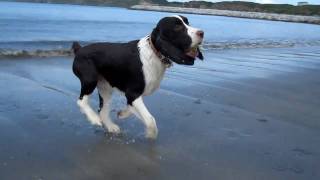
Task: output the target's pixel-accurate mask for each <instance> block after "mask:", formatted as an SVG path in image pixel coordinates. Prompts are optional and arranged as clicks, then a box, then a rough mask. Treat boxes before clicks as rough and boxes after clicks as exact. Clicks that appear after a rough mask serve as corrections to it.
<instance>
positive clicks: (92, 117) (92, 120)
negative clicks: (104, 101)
mask: <svg viewBox="0 0 320 180" xmlns="http://www.w3.org/2000/svg"><path fill="white" fill-rule="evenodd" d="M87 119H88V120H89V121H90V123H91V124H92V125H94V126H99V127H102V122H101V120H100V118H99V116H96V115H93V114H91V115H89V116H88V117H87Z"/></svg>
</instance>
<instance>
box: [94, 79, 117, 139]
mask: <svg viewBox="0 0 320 180" xmlns="http://www.w3.org/2000/svg"><path fill="white" fill-rule="evenodd" d="M98 90H99V95H100V97H101V100H102V101H100V108H101V109H100V118H101V120H102V123H103V124H104V126H105V127H106V128H107V130H108V132H109V133H116V134H118V133H120V128H119V126H118V125H116V124H115V123H114V122H112V120H111V118H110V116H109V113H110V100H111V95H112V87H111V86H110V84H109V83H108V82H107V81H106V80H105V79H104V78H100V79H99V81H98Z"/></svg>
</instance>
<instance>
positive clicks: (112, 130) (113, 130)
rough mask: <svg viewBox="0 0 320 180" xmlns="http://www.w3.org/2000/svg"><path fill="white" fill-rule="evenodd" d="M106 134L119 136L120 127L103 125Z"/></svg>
mask: <svg viewBox="0 0 320 180" xmlns="http://www.w3.org/2000/svg"><path fill="white" fill-rule="evenodd" d="M105 126H106V128H107V130H108V133H112V134H119V133H120V127H119V126H118V125H116V124H108V125H105Z"/></svg>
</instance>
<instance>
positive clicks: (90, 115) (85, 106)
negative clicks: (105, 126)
mask: <svg viewBox="0 0 320 180" xmlns="http://www.w3.org/2000/svg"><path fill="white" fill-rule="evenodd" d="M77 103H78V105H79V107H80V111H81V112H82V113H83V114H85V115H86V116H87V119H88V120H89V122H90V123H91V124H93V125H97V126H102V123H101V119H100V117H99V116H98V114H97V113H96V112H94V110H93V109H92V108H91V106H90V103H89V96H87V95H85V96H83V98H82V100H81V99H79V100H78V102H77Z"/></svg>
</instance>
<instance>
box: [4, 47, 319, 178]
mask: <svg viewBox="0 0 320 180" xmlns="http://www.w3.org/2000/svg"><path fill="white" fill-rule="evenodd" d="M319 50H320V48H319V47H307V48H299V47H295V48H276V49H233V50H232V49H231V50H215V51H210V52H206V53H205V57H206V60H205V61H204V62H200V61H198V62H197V63H196V65H195V66H193V67H183V66H178V65H175V66H174V67H172V68H171V69H170V70H169V71H168V72H167V74H166V77H165V79H164V81H163V83H162V85H161V89H160V90H159V91H157V92H156V93H155V94H154V95H152V96H149V97H146V98H145V99H146V104H147V106H148V107H149V109H150V111H151V112H152V113H153V114H154V116H155V117H156V119H157V122H158V127H159V138H158V139H157V140H156V141H155V142H149V141H147V140H145V138H144V137H143V126H142V125H141V123H140V122H139V121H138V120H137V119H136V118H134V117H131V118H129V119H127V120H125V121H122V120H117V119H116V117H115V114H116V111H117V110H118V109H119V108H121V107H122V106H124V104H125V101H124V98H123V97H120V96H119V95H118V94H115V95H114V102H113V105H112V107H113V108H112V109H113V111H112V117H113V119H114V120H115V121H116V123H117V124H119V125H120V127H121V129H122V131H123V134H122V135H121V136H118V137H114V136H110V135H105V133H104V131H103V129H100V128H96V127H93V126H91V125H90V124H89V123H88V122H87V120H86V119H85V117H84V116H83V115H82V114H81V113H80V112H79V109H78V107H77V105H76V99H77V96H78V91H79V82H78V80H77V79H76V78H75V77H74V76H73V74H72V71H71V64H72V57H56V58H54V57H52V58H16V59H5V58H4V59H1V60H0V135H1V136H0V142H1V145H0V175H1V179H2V180H14V179H37V180H38V179H45V180H49V179H59V180H70V179H77V180H81V179H97V180H98V179H159V180H160V179H167V180H170V179H172V180H173V179H174V180H178V179H181V180H182V179H183V180H186V179H190V180H194V179H208V180H211V179H224V180H232V179H237V180H253V179H259V180H263V179H265V180H270V179H273V180H283V179H290V180H298V179H308V180H317V179H319V178H320V173H319V168H318V167H319V166H320V156H319V154H320V150H319V149H320V131H319V129H320V121H319V119H320V111H319V105H320V101H319V99H320V91H319V88H320V80H319V78H318V77H319V75H320V73H319V68H320V54H319ZM95 96H96V95H95ZM93 99H94V100H93V104H94V105H95V107H96V108H97V100H98V99H97V97H95V98H93Z"/></svg>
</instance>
